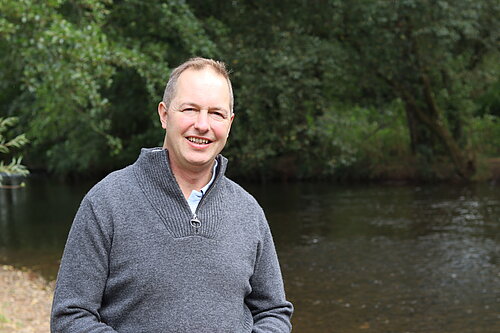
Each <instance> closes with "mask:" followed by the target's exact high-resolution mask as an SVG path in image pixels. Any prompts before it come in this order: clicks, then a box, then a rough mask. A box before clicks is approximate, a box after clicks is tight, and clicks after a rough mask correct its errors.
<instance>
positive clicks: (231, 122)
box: [227, 112, 234, 138]
mask: <svg viewBox="0 0 500 333" xmlns="http://www.w3.org/2000/svg"><path fill="white" fill-rule="evenodd" d="M233 120H234V112H233V114H232V115H231V119H230V120H229V130H228V131H227V137H228V138H229V133H230V132H231V127H232V126H233Z"/></svg>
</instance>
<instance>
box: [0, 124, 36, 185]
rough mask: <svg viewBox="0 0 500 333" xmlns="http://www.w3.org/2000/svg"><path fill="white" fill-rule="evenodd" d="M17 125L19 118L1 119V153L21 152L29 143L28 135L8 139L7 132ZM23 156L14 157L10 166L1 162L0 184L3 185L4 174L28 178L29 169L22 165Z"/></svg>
mask: <svg viewBox="0 0 500 333" xmlns="http://www.w3.org/2000/svg"><path fill="white" fill-rule="evenodd" d="M16 123H17V118H15V117H9V118H1V117H0V153H2V154H10V153H12V152H13V150H19V149H21V148H22V147H23V146H25V145H26V144H27V143H28V139H27V138H26V135H24V134H20V135H17V136H15V137H14V138H12V139H7V130H8V129H9V128H10V127H13V126H14V125H15V124H16ZM22 159H23V158H22V156H19V157H12V160H11V162H10V163H9V164H5V162H4V161H0V184H1V183H2V174H7V175H19V176H26V175H27V174H29V171H28V169H27V168H26V167H25V166H24V165H22V164H21V162H22Z"/></svg>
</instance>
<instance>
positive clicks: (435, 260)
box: [0, 179, 500, 333]
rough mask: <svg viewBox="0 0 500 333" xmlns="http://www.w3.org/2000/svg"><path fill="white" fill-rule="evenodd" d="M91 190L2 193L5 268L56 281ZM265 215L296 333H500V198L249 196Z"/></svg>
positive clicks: (328, 192) (381, 189)
mask: <svg viewBox="0 0 500 333" xmlns="http://www.w3.org/2000/svg"><path fill="white" fill-rule="evenodd" d="M91 185H92V184H91V183H84V184H72V185H69V184H62V183H55V182H51V181H47V180H40V179H39V180H31V181H30V182H29V183H28V186H27V187H26V188H23V189H21V190H15V191H12V190H0V262H2V263H8V264H14V265H18V266H28V267H30V268H33V269H35V270H37V271H39V272H41V273H42V274H43V275H44V276H45V277H46V278H48V279H53V278H54V277H55V274H56V272H57V267H58V264H59V258H60V256H61V253H62V249H63V247H64V243H65V240H66V236H67V233H68V230H69V227H70V224H71V221H72V219H73V216H74V213H75V212H76V209H77V208H78V205H79V202H80V200H81V198H82V197H83V195H84V194H85V192H86V191H87V190H88V189H89V188H90V187H91ZM245 187H246V188H247V189H248V190H249V191H250V192H251V193H252V194H254V196H255V197H256V198H257V199H258V201H259V202H260V203H261V205H262V206H263V207H264V209H265V211H266V214H267V217H268V219H269V222H270V224H271V228H272V231H273V235H274V238H275V243H276V247H277V250H278V255H279V257H280V262H281V266H282V270H283V275H284V279H285V285H286V290H287V294H288V297H289V298H290V300H291V301H292V302H293V303H294V305H295V308H296V312H295V315H294V318H293V323H294V332H299V333H300V332H304V333H320V332H321V333H325V332H347V333H349V332H365V331H366V332H398V333H399V332H426V333H428V332H436V333H437V332H440V333H442V332H450V333H451V332H478V333H479V332H481V333H489V332H491V333H493V332H500V263H499V256H500V191H499V190H500V188H499V187H495V186H491V185H488V184H473V185H469V186H452V185H439V186H381V185H376V186H375V185H372V186H359V185H358V186H338V185H330V184H286V185H283V184H267V185H254V184H247V185H246V186H245Z"/></svg>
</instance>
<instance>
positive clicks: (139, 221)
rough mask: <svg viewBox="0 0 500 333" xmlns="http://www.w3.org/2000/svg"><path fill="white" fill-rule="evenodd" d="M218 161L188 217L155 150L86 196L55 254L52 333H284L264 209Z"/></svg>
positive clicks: (286, 310)
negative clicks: (61, 248)
mask: <svg viewBox="0 0 500 333" xmlns="http://www.w3.org/2000/svg"><path fill="white" fill-rule="evenodd" d="M217 159H218V163H219V167H218V172H217V175H216V178H215V180H214V182H213V183H212V185H211V186H210V188H209V189H208V191H207V193H206V195H205V196H204V197H203V199H202V200H201V202H200V204H199V206H198V208H197V210H196V218H195V219H193V218H194V217H193V214H192V212H191V210H190V208H189V205H188V203H187V201H186V200H185V198H184V196H183V194H182V192H181V190H180V187H179V185H178V184H177V182H176V180H175V178H174V176H173V175H172V172H171V170H170V167H169V161H168V152H167V151H166V150H162V149H159V148H156V149H143V150H142V151H141V154H140V156H139V158H138V159H137V161H136V162H135V163H134V164H132V165H130V166H128V167H126V168H124V169H122V170H119V171H115V172H113V173H111V174H110V175H108V176H107V177H106V178H104V179H103V180H102V181H100V182H99V183H98V184H97V185H95V186H94V187H93V188H92V189H91V190H90V191H89V193H87V195H86V196H85V197H84V199H83V201H82V203H81V205H80V208H79V210H78V212H77V214H76V216H75V219H74V222H73V225H72V227H71V230H70V233H69V236H68V241H67V243H66V247H65V249H64V254H63V258H62V261H61V266H60V270H59V274H58V278H57V284H56V290H55V294H54V302H53V307H52V316H51V330H52V332H71V333H75V332H86V333H87V332H88V333H90V332H123V333H125V332H130V333H139V332H148V333H152V332H162V333H163V332H167V333H168V332H172V333H182V332H201V333H203V332H207V333H208V332H210V333H215V332H230V333H240V332H241V333H243V332H254V333H264V332H266V333H270V332H276V333H277V332H290V330H291V324H290V317H291V315H292V311H293V307H292V304H291V303H290V302H288V301H287V300H286V299H285V293H284V288H283V281H282V277H281V272H280V268H279V264H278V259H277V256H276V251H275V248H274V243H273V239H272V236H271V233H270V230H269V226H268V224H267V221H266V219H265V216H264V213H263V211H262V209H261V208H260V206H259V205H258V203H257V202H256V200H255V199H254V198H253V197H252V196H251V195H250V194H248V193H247V192H246V191H245V190H243V189H242V188H241V187H240V186H239V185H237V184H236V183H234V182H233V181H231V180H229V179H228V178H227V177H225V176H224V172H225V169H226V166H227V160H226V159H225V158H224V157H222V156H221V155H219V156H218V157H217Z"/></svg>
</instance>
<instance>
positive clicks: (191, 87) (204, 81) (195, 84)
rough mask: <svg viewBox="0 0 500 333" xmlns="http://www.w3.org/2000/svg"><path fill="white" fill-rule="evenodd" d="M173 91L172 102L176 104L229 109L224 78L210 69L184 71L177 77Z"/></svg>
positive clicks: (228, 94) (227, 90) (226, 85)
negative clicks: (194, 104)
mask: <svg viewBox="0 0 500 333" xmlns="http://www.w3.org/2000/svg"><path fill="white" fill-rule="evenodd" d="M175 90H176V93H175V97H174V101H175V102H177V103H196V104H200V105H202V106H221V107H224V108H229V100H230V93H229V85H228V82H227V80H226V78H225V77H224V76H222V75H221V74H219V73H217V72H216V71H214V70H213V69H211V68H210V67H206V68H203V69H200V70H196V69H192V68H189V69H186V70H185V71H184V72H182V73H181V75H180V76H179V79H178V80H177V86H176V89H175ZM213 104H217V105H213Z"/></svg>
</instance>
